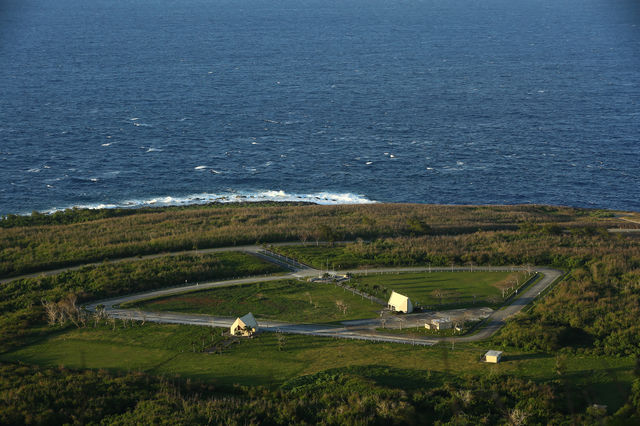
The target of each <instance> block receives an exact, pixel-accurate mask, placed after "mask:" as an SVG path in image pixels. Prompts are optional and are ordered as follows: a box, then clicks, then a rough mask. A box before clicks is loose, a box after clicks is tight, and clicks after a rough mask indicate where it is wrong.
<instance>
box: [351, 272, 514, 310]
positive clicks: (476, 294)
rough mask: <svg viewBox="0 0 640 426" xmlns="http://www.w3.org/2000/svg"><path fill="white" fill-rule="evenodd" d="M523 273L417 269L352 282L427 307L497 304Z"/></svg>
mask: <svg viewBox="0 0 640 426" xmlns="http://www.w3.org/2000/svg"><path fill="white" fill-rule="evenodd" d="M525 278H526V273H525V272H514V273H511V272H485V271H482V272H420V273H402V274H376V275H366V276H365V275H359V276H357V277H355V279H354V280H353V285H354V286H355V287H357V288H360V289H362V290H364V291H366V292H368V293H371V294H376V295H378V296H379V297H381V298H388V297H389V295H390V294H391V290H394V291H396V292H398V293H401V294H404V295H406V296H408V297H409V298H410V299H411V301H412V302H413V304H414V305H415V304H418V303H419V304H421V305H422V306H426V307H429V308H430V309H443V308H453V307H455V308H460V307H474V306H475V307H480V306H491V307H497V306H499V305H500V304H501V303H502V300H503V299H502V289H503V288H508V287H511V286H514V285H515V283H516V281H517V282H519V283H522V282H523V281H524V280H525Z"/></svg>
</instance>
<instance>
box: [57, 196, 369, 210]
mask: <svg viewBox="0 0 640 426" xmlns="http://www.w3.org/2000/svg"><path fill="white" fill-rule="evenodd" d="M261 201H299V202H307V203H315V204H322V205H337V204H372V203H377V201H375V200H370V199H369V198H367V197H365V196H364V195H358V194H353V193H348V192H347V193H336V192H316V193H312V194H297V193H288V192H285V191H275V190H268V191H256V192H249V191H237V192H223V193H219V194H211V193H201V194H191V195H187V196H184V197H171V196H167V197H156V198H150V199H145V200H126V201H122V202H117V203H96V204H85V205H77V206H69V207H65V208H52V209H49V210H47V211H45V213H54V212H56V211H60V210H67V209H70V208H74V207H75V208H80V209H114V208H137V207H167V206H188V205H194V204H208V203H239V202H261Z"/></svg>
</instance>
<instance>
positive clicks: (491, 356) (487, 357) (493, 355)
mask: <svg viewBox="0 0 640 426" xmlns="http://www.w3.org/2000/svg"><path fill="white" fill-rule="evenodd" d="M500 358H502V351H487V353H486V354H484V362H489V363H492V364H497V363H499V362H500Z"/></svg>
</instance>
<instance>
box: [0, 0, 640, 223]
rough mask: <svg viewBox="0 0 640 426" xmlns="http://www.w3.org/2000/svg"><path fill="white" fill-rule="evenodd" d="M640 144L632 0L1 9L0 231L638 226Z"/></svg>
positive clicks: (34, 0) (45, 1)
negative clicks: (14, 222) (223, 205)
mask: <svg viewBox="0 0 640 426" xmlns="http://www.w3.org/2000/svg"><path fill="white" fill-rule="evenodd" d="M639 138H640V2H638V1H637V0H518V1H513V0H397V1H391V0H232V1H229V0H90V1H87V0H2V2H0V214H7V213H25V212H30V211H31V210H34V209H36V210H50V209H59V208H66V207H70V206H76V205H77V206H98V205H112V206H113V205H139V204H144V203H155V204H163V203H189V202H200V201H203V200H210V199H216V198H218V197H221V196H226V197H228V198H227V199H245V198H242V197H248V199H263V198H266V199H269V198H271V199H288V198H293V199H298V198H297V197H302V198H301V199H306V200H316V198H315V197H319V198H321V199H322V198H326V200H321V201H322V202H349V201H351V202H353V201H365V200H376V201H396V202H420V203H447V204H460V203H482V204H488V203H507V204H513V203H547V204H562V205H572V206H586V207H598V208H615V209H629V210H640V161H639V160H640V145H639ZM252 197H253V198H252Z"/></svg>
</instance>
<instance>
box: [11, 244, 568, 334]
mask: <svg viewBox="0 0 640 426" xmlns="http://www.w3.org/2000/svg"><path fill="white" fill-rule="evenodd" d="M272 245H275V246H277V245H302V243H295V242H294V243H277V244H272ZM229 251H241V252H246V253H253V254H256V255H259V256H261V257H263V258H265V259H267V260H270V261H273V262H274V263H277V264H279V265H280V266H284V267H286V268H288V269H290V270H292V271H293V272H291V273H289V274H279V275H270V276H261V277H250V278H242V279H235V280H225V281H213V282H206V283H200V284H192V285H188V286H181V287H176V288H169V289H162V290H155V291H150V292H145V293H141V294H134V295H128V296H123V297H118V298H113V299H108V300H102V301H96V302H93V303H91V304H89V305H87V308H88V309H90V310H94V309H96V306H97V305H100V304H102V305H104V306H105V310H106V312H107V314H108V315H109V316H111V317H114V318H123V319H135V320H145V321H150V322H160V323H175V324H192V325H204V326H214V327H229V326H231V324H232V323H233V321H234V320H235V318H224V317H213V316H207V315H193V314H177V313H170V312H141V311H139V310H133V309H119V308H117V307H114V306H117V305H120V304H123V303H126V302H135V301H140V300H144V299H152V298H156V297H165V296H170V295H174V294H180V293H185V292H188V291H198V290H205V289H209V288H215V287H222V286H232V285H241V284H247V283H255V282H266V281H275V280H281V279H289V278H291V279H297V278H308V277H312V276H318V275H319V274H320V273H321V271H318V270H315V269H312V268H310V267H307V266H306V265H302V264H300V263H297V262H295V261H293V260H292V259H287V258H284V257H282V256H279V255H277V254H275V253H272V252H269V251H265V250H264V248H263V247H260V246H257V245H246V246H233V247H219V248H211V249H202V250H185V251H180V252H172V253H158V254H151V255H145V256H135V257H127V258H120V259H113V260H109V261H106V262H96V263H89V264H84V265H79V266H73V267H66V268H60V269H55V270H50V271H43V272H38V273H33V274H25V275H21V276H16V277H12V278H5V279H2V280H0V284H4V283H7V282H10V281H14V280H18V279H23V278H33V277H38V276H42V275H55V274H59V273H61V272H65V271H73V270H78V269H81V268H84V267H87V266H98V265H102V264H104V263H117V262H125V261H135V260H144V259H154V258H158V257H163V256H179V255H193V254H208V253H218V252H229ZM521 269H523V268H517V267H479V266H474V267H446V268H435V267H402V268H376V269H350V270H345V271H339V272H338V273H341V274H342V273H357V274H362V273H364V274H376V273H402V272H426V271H433V272H437V271H489V270H491V271H497V270H500V271H516V270H521ZM534 269H535V270H536V271H538V272H541V273H542V274H543V278H542V279H541V280H539V281H538V282H537V283H536V284H535V285H533V286H531V287H530V288H528V289H526V290H525V292H524V294H523V295H522V296H520V297H519V298H517V299H515V300H513V302H512V303H511V304H509V305H508V306H506V307H504V308H502V309H500V310H497V311H495V312H493V313H492V314H491V315H490V316H489V318H488V319H487V322H486V324H487V325H486V326H485V327H484V328H482V330H480V331H479V332H478V333H475V334H473V335H471V336H463V337H458V338H456V340H457V341H478V340H482V339H486V338H488V337H490V336H491V335H493V334H494V333H495V332H497V331H498V330H499V329H500V327H502V326H503V325H504V323H505V321H506V319H507V318H509V317H510V316H512V315H514V314H516V313H518V312H520V311H521V310H522V308H524V306H526V305H527V304H528V303H530V302H532V301H533V300H534V299H535V298H536V297H537V296H538V295H539V294H540V293H541V292H542V291H544V290H545V289H546V288H547V287H548V286H549V285H551V283H553V282H554V281H555V280H556V279H557V278H558V277H560V276H561V275H562V271H559V270H555V269H550V268H534ZM369 323H370V321H369ZM260 328H261V329H263V330H266V331H276V332H283V333H293V334H306V335H314V336H325V337H335V338H347V339H356V340H369V341H378V342H393V343H405V344H413V345H429V346H430V345H434V344H436V343H438V342H440V341H443V340H450V339H449V338H439V337H431V338H417V337H416V338H413V337H407V336H402V335H385V334H382V333H377V332H375V331H374V330H375V328H376V327H375V326H371V324H369V325H368V326H363V325H362V324H359V323H358V322H349V321H345V322H344V323H343V325H333V324H291V323H284V322H275V321H262V320H261V321H260Z"/></svg>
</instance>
